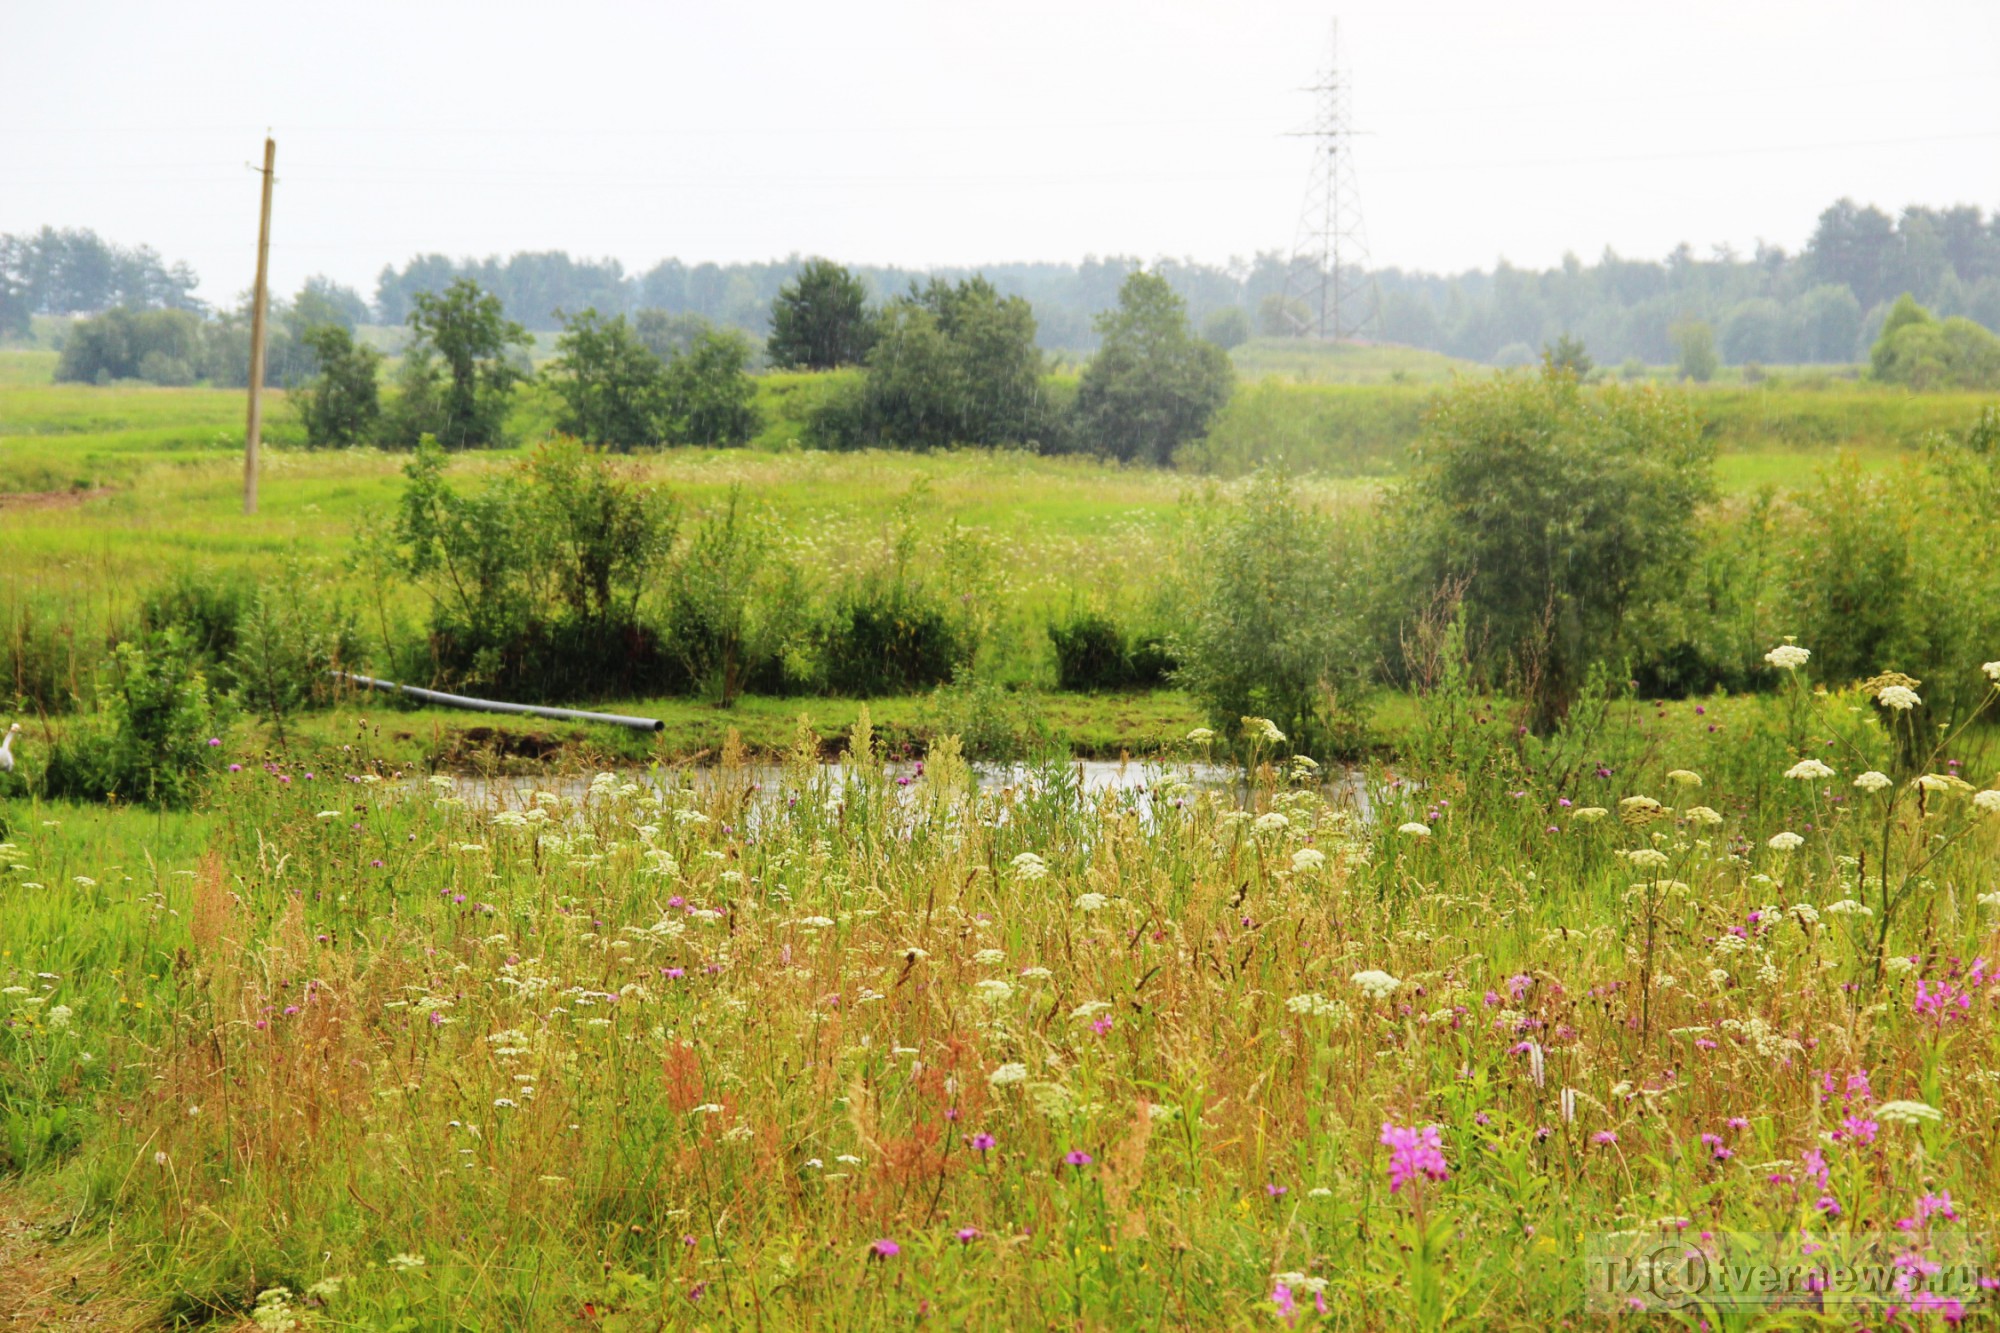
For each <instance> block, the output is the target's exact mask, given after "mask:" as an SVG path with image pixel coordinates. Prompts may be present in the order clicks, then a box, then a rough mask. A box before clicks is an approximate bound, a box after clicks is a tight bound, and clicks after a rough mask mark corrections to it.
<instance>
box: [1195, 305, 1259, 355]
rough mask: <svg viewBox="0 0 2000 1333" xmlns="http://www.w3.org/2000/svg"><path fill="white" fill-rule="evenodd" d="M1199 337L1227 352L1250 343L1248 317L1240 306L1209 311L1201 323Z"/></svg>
mask: <svg viewBox="0 0 2000 1333" xmlns="http://www.w3.org/2000/svg"><path fill="white" fill-rule="evenodd" d="M1201 336H1202V337H1204V338H1206V339H1208V340H1209V341H1210V342H1212V343H1214V344H1215V345H1216V346H1217V347H1220V348H1221V349H1222V350H1223V351H1225V352H1227V351H1229V350H1230V349H1231V348H1233V347H1241V346H1242V345H1243V344H1244V343H1247V342H1249V341H1250V316H1248V315H1246V314H1244V313H1243V307H1242V306H1240V305H1226V306H1223V307H1222V308H1221V309H1220V310H1211V311H1209V312H1208V317H1207V318H1206V319H1204V320H1202V322H1201Z"/></svg>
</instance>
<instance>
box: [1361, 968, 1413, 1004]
mask: <svg viewBox="0 0 2000 1333" xmlns="http://www.w3.org/2000/svg"><path fill="white" fill-rule="evenodd" d="M1348 980H1349V981H1352V982H1353V983H1354V984H1355V985H1356V986H1358V987H1360V988H1361V991H1362V993H1363V994H1365V995H1367V996H1368V998H1369V999H1371V1000H1386V999H1388V998H1389V997H1390V996H1391V995H1393V994H1395V992H1396V988H1397V987H1398V986H1401V985H1402V984H1403V983H1402V982H1400V981H1398V980H1397V979H1396V978H1394V977H1392V976H1390V975H1389V974H1388V973H1387V972H1384V971H1382V970H1381V969H1380V968H1373V967H1371V968H1369V969H1368V970H1367V971H1365V972H1356V973H1355V974H1354V975H1353V976H1351V977H1349V978H1348Z"/></svg>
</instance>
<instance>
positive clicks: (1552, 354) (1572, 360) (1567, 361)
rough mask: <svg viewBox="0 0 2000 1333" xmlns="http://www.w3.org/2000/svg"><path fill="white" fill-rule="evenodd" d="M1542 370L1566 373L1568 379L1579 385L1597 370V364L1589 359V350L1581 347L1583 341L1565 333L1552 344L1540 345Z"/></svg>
mask: <svg viewBox="0 0 2000 1333" xmlns="http://www.w3.org/2000/svg"><path fill="white" fill-rule="evenodd" d="M1542 368H1543V369H1544V370H1562V371H1567V372H1568V373H1569V376H1570V378H1572V379H1574V380H1575V381H1576V382H1577V383H1578V384H1581V383H1583V382H1584V381H1585V380H1587V379H1589V378H1590V372H1591V371H1593V370H1595V369H1597V363H1596V362H1595V361H1593V360H1591V359H1590V349H1589V348H1587V347H1585V346H1584V345H1583V339H1581V338H1578V337H1576V336H1575V335H1573V334H1569V333H1565V334H1563V335H1562V336H1561V337H1560V338H1557V339H1556V340H1555V341H1554V342H1552V343H1543V344H1542Z"/></svg>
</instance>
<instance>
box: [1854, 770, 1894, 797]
mask: <svg viewBox="0 0 2000 1333" xmlns="http://www.w3.org/2000/svg"><path fill="white" fill-rule="evenodd" d="M1854 785H1855V786H1857V787H1859V788H1861V790H1863V791H1866V792H1877V791H1881V790H1882V789H1883V788H1885V787H1888V786H1890V785H1892V784H1891V782H1890V778H1889V775H1888V774H1887V773H1878V772H1876V771H1875V770H1874V769H1872V768H1871V769H1869V770H1868V771H1867V772H1866V773H1863V774H1862V775H1861V776H1860V777H1858V778H1856V779H1854Z"/></svg>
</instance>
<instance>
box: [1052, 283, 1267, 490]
mask: <svg viewBox="0 0 2000 1333" xmlns="http://www.w3.org/2000/svg"><path fill="white" fill-rule="evenodd" d="M1097 331H1098V333H1099V334H1100V335H1102V337H1103V342H1102V344H1101V345H1100V346H1099V347H1098V351H1097V355H1096V356H1094V357H1092V358H1091V360H1090V364H1089V365H1088V366H1087V367H1085V369H1084V372H1083V382H1082V384H1081V386H1080V387H1079V388H1078V390H1077V398H1076V413H1077V421H1078V426H1079V429H1080V431H1081V433H1082V435H1083V438H1084V440H1085V441H1087V442H1088V443H1089V445H1090V447H1092V448H1093V449H1095V450H1096V451H1097V452H1099V453H1102V454H1109V455H1110V456H1111V457H1113V458H1116V459H1120V460H1121V461H1129V460H1131V459H1134V458H1144V459H1146V460H1148V461H1150V462H1155V463H1160V464H1166V463H1170V462H1172V461H1173V456H1174V451H1175V450H1176V449H1178V448H1180V447H1181V446H1182V445H1183V444H1186V443H1188V442H1189V441H1190V440H1194V439H1198V438H1200V437H1201V435H1202V434H1203V433H1204V432H1205V431H1207V429H1208V423H1209V421H1210V420H1211V419H1213V418H1214V416H1215V414H1216V413H1217V412H1218V411H1220V410H1221V409H1222V405H1223V404H1224V403H1226V402H1228V401H1229V392H1230V389H1231V388H1232V386H1233V385H1234V384H1235V381H1236V372H1235V370H1234V368H1232V367H1231V365H1230V364H1229V357H1228V355H1227V354H1226V353H1225V352H1224V351H1223V350H1222V349H1221V348H1220V347H1217V346H1216V345H1215V344H1214V343H1211V342H1206V341H1204V340H1202V339H1200V338H1197V337H1195V336H1194V331H1193V330H1192V329H1191V328H1189V327H1188V318H1187V303H1186V302H1184V301H1182V300H1181V298H1180V297H1179V296H1177V295H1175V293H1174V290H1173V288H1171V287H1169V286H1168V285H1167V280H1166V279H1165V278H1162V277H1160V276H1159V275H1158V274H1155V273H1145V272H1139V273H1134V274H1132V275H1131V276H1130V277H1128V278H1126V279H1125V283H1124V285H1123V286H1122V287H1121V288H1120V289H1119V291H1118V308H1117V309H1116V310H1111V311H1107V312H1105V313H1104V314H1102V315H1099V316H1098V317H1097Z"/></svg>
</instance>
